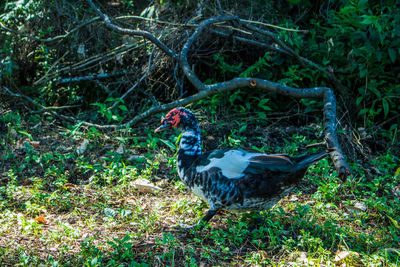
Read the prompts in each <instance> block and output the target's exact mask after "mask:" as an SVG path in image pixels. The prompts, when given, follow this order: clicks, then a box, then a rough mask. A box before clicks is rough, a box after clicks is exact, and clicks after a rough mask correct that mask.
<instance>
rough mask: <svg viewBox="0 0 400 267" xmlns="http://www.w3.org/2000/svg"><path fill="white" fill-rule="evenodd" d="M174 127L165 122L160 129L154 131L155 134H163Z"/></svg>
mask: <svg viewBox="0 0 400 267" xmlns="http://www.w3.org/2000/svg"><path fill="white" fill-rule="evenodd" d="M170 127H172V124H170V123H168V122H164V123H163V124H162V125H161V126H160V127H158V128H157V129H155V130H154V132H155V133H157V132H161V131H164V130H166V129H168V128H170Z"/></svg>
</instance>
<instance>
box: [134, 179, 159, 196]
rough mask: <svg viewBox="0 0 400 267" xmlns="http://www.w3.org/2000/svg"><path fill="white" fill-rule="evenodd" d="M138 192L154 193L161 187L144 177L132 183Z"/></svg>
mask: <svg viewBox="0 0 400 267" xmlns="http://www.w3.org/2000/svg"><path fill="white" fill-rule="evenodd" d="M133 185H134V186H136V187H137V189H138V191H139V192H140V193H155V192H156V191H161V190H162V189H161V188H160V187H158V186H156V185H155V184H153V183H151V182H149V181H148V180H145V179H137V180H136V181H135V182H134V183H133Z"/></svg>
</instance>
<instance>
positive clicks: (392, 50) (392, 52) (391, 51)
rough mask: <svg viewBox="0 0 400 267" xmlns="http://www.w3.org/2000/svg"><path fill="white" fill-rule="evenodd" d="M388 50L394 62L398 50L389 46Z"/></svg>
mask: <svg viewBox="0 0 400 267" xmlns="http://www.w3.org/2000/svg"><path fill="white" fill-rule="evenodd" d="M388 52H389V57H390V60H391V61H392V63H394V62H395V61H396V50H394V49H393V48H389V49H388Z"/></svg>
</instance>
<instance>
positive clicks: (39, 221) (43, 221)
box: [35, 216, 48, 224]
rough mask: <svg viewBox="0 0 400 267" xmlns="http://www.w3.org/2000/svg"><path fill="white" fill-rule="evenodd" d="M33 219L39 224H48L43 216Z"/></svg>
mask: <svg viewBox="0 0 400 267" xmlns="http://www.w3.org/2000/svg"><path fill="white" fill-rule="evenodd" d="M35 221H37V222H38V223H40V224H48V221H47V220H46V219H45V218H44V217H43V216H39V217H36V218H35Z"/></svg>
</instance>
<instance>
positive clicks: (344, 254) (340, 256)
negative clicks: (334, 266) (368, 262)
mask: <svg viewBox="0 0 400 267" xmlns="http://www.w3.org/2000/svg"><path fill="white" fill-rule="evenodd" d="M350 256H359V255H358V253H357V252H354V251H346V250H343V251H340V252H338V253H336V256H335V262H336V263H339V262H341V261H343V260H345V259H347V258H348V257H350Z"/></svg>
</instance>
